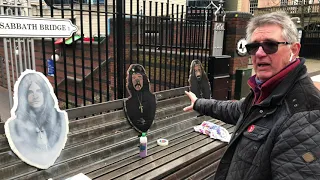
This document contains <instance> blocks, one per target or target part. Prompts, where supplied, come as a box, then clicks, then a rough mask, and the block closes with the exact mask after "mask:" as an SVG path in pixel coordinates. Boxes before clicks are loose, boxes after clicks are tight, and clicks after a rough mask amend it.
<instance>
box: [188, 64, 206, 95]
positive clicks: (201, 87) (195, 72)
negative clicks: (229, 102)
mask: <svg viewBox="0 0 320 180" xmlns="http://www.w3.org/2000/svg"><path fill="white" fill-rule="evenodd" d="M189 85H190V91H191V92H193V93H194V94H195V95H196V96H197V98H205V99H210V98H211V88H210V83H209V79H208V77H207V74H206V72H205V71H204V68H203V67H202V64H201V62H200V61H199V60H197V59H195V60H193V61H192V62H191V66H190V76H189Z"/></svg>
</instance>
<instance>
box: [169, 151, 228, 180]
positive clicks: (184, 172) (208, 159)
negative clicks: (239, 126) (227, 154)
mask: <svg viewBox="0 0 320 180" xmlns="http://www.w3.org/2000/svg"><path fill="white" fill-rule="evenodd" d="M226 149H227V146H225V147H223V148H221V149H218V150H217V151H215V152H213V153H211V154H209V155H208V156H205V157H203V158H201V159H199V160H197V161H196V162H193V163H192V164H190V165H188V166H186V167H183V168H182V169H179V170H178V171H176V172H174V173H173V174H170V175H169V176H167V177H165V178H163V179H166V180H175V179H186V178H187V177H189V176H191V175H193V174H195V173H197V172H201V170H202V169H205V168H206V167H207V166H209V165H211V164H213V163H214V162H216V161H218V160H219V159H220V158H221V157H222V155H223V153H224V151H225V150H226ZM205 172H207V171H205ZM212 172H214V171H212ZM199 175H200V174H199ZM189 179H202V178H200V177H199V176H198V177H197V178H195V177H193V178H190V177H189Z"/></svg>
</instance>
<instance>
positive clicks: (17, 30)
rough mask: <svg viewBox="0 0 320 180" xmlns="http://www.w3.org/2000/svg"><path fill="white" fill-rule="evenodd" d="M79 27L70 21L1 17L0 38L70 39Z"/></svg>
mask: <svg viewBox="0 0 320 180" xmlns="http://www.w3.org/2000/svg"><path fill="white" fill-rule="evenodd" d="M77 31H78V27H77V26H76V25H74V24H72V22H71V21H70V20H69V19H54V18H40V17H30V16H0V37H61V38H62V37H70V36H72V34H73V33H75V32H77Z"/></svg>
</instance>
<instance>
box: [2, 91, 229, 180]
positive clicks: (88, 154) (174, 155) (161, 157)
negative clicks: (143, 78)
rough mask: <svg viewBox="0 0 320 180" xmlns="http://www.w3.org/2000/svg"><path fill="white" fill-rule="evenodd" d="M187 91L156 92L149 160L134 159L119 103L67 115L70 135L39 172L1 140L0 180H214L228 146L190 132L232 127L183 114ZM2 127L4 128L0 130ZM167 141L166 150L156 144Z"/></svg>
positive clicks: (134, 136)
mask: <svg viewBox="0 0 320 180" xmlns="http://www.w3.org/2000/svg"><path fill="white" fill-rule="evenodd" d="M185 90H187V87H184V88H178V89H172V90H167V91H162V92H157V93H156V97H157V111H156V118H155V120H154V124H153V125H152V126H151V128H150V130H149V131H148V136H147V137H148V156H147V157H146V158H140V157H139V148H138V146H139V138H138V135H139V133H138V132H136V131H135V130H134V129H133V128H132V127H131V126H130V124H129V123H128V121H127V120H126V118H125V114H124V112H123V110H122V108H123V101H122V100H115V101H111V102H106V103H100V104H94V105H90V106H85V107H79V108H74V109H70V110H67V112H68V116H69V121H70V124H69V127H70V133H69V134H68V141H67V143H66V147H65V148H64V149H63V150H62V152H61V155H60V157H59V158H58V159H57V160H56V162H55V164H54V165H53V166H51V167H50V168H48V169H46V170H40V169H37V168H35V167H32V166H29V165H27V164H26V163H24V162H22V161H21V160H20V159H19V158H17V156H16V155H15V154H14V153H13V152H12V151H11V149H10V147H9V145H8V142H7V139H6V137H5V136H4V134H3V132H2V133H0V134H2V135H1V136H0V179H32V180H36V179H39V180H40V179H41V180H43V179H48V178H53V179H66V178H68V177H71V176H73V175H76V174H78V173H84V174H86V175H87V176H88V177H90V178H92V179H133V178H136V179H184V178H191V179H205V178H207V177H210V176H214V173H215V169H216V168H217V165H218V163H219V159H220V157H221V156H222V154H223V153H224V151H225V149H226V146H227V144H226V143H222V142H221V141H217V140H213V139H210V138H209V137H207V136H205V135H201V134H199V133H197V132H195V131H194V129H193V127H194V126H195V125H199V124H200V123H201V122H203V121H205V120H210V121H213V122H215V123H217V124H220V125H222V126H224V127H225V128H227V129H228V130H229V131H230V133H232V132H233V126H231V125H228V124H224V123H223V122H221V121H218V120H214V119H212V118H210V117H206V116H201V117H197V113H196V112H183V110H182V109H183V107H185V106H187V105H189V103H190V101H189V99H188V97H187V96H186V95H185V94H184V91H185ZM2 125H3V124H2ZM159 138H166V139H168V140H169V145H168V146H164V147H163V146H158V145H157V143H156V140H157V139H159Z"/></svg>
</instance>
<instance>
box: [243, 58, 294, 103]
mask: <svg viewBox="0 0 320 180" xmlns="http://www.w3.org/2000/svg"><path fill="white" fill-rule="evenodd" d="M299 64H300V59H297V60H295V61H293V62H291V63H290V64H288V65H287V66H286V67H284V68H283V69H282V70H281V71H280V72H279V73H277V74H275V75H274V76H272V77H271V78H270V79H268V80H267V81H265V82H263V83H262V84H260V85H258V84H257V83H256V80H255V78H256V75H253V76H251V77H250V79H249V80H248V85H249V86H250V87H251V89H252V90H253V92H254V103H253V104H259V103H260V102H261V101H263V100H264V99H265V98H267V97H268V96H269V95H270V94H271V92H272V91H273V90H274V88H275V87H277V85H278V84H279V83H280V82H281V81H282V80H283V79H284V78H285V77H286V76H287V74H288V73H289V72H290V71H292V70H293V69H294V68H296V67H297V66H298V65H299Z"/></svg>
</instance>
